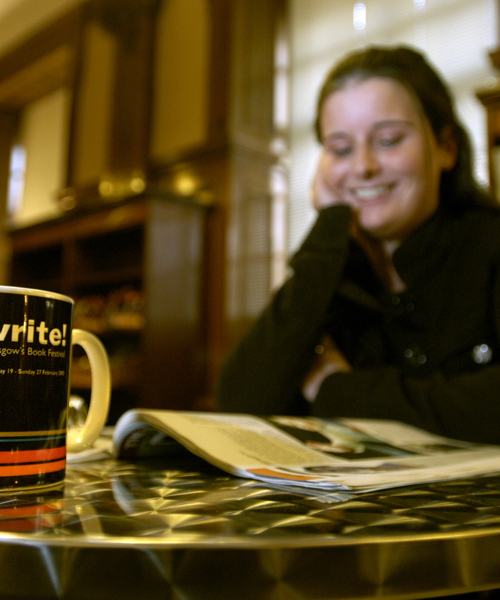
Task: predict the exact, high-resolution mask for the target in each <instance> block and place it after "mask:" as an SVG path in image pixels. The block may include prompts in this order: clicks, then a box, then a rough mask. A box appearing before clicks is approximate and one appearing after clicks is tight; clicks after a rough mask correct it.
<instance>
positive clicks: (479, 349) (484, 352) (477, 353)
mask: <svg viewBox="0 0 500 600" xmlns="http://www.w3.org/2000/svg"><path fill="white" fill-rule="evenodd" d="M472 358H473V359H474V361H475V362H477V364H478V365H485V364H488V363H489V362H491V359H492V358H493V351H492V350H491V348H490V347H489V346H488V345H487V344H480V345H479V346H474V348H473V349H472Z"/></svg>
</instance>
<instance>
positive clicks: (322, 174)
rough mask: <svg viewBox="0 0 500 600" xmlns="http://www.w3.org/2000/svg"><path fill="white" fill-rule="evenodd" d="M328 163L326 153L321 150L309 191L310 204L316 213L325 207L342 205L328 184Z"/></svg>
mask: <svg viewBox="0 0 500 600" xmlns="http://www.w3.org/2000/svg"><path fill="white" fill-rule="evenodd" d="M329 161H330V158H329V157H328V153H327V152H325V151H324V150H323V152H322V153H321V156H320V158H319V161H318V166H317V168H316V173H315V175H314V179H313V184H312V189H311V195H312V203H313V206H314V208H315V209H316V210H317V211H320V210H321V209H323V208H326V207H327V206H333V205H334V204H344V202H343V201H342V200H341V199H340V198H339V197H338V196H337V194H336V193H335V191H334V190H333V189H332V188H331V186H330V184H329V183H328V166H329Z"/></svg>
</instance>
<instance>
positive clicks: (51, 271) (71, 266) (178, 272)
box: [10, 196, 207, 417]
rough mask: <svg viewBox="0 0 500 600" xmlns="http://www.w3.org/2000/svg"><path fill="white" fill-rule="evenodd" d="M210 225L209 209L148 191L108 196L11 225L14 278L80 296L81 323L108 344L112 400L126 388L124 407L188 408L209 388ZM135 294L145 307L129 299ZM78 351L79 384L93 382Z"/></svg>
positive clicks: (76, 376)
mask: <svg viewBox="0 0 500 600" xmlns="http://www.w3.org/2000/svg"><path fill="white" fill-rule="evenodd" d="M204 232H205V209H204V208H203V207H201V206H199V205H195V204H192V203H191V204H188V203H182V202H179V201H175V202H171V201H169V200H168V199H166V198H158V197H155V196H143V197H140V198H135V199H130V200H127V201H123V202H122V203H120V204H119V205H114V206H107V205H103V206H101V208H100V209H94V210H93V211H92V212H81V213H76V214H71V215H67V216H65V217H63V218H60V219H57V220H54V221H49V222H46V223H40V224H37V225H33V226H30V227H26V228H24V229H17V230H15V231H11V233H10V236H11V240H12V248H13V254H12V261H11V278H10V283H11V285H16V286H21V287H37V288H39V289H47V290H51V291H55V292H60V293H63V294H67V295H69V296H71V297H73V298H74V299H75V301H76V305H75V320H74V326H75V327H79V328H82V329H88V330H90V331H93V332H94V333H96V334H97V335H99V337H100V338H101V339H102V341H103V343H104V344H105V345H106V347H107V349H108V353H109V355H110V359H111V364H112V377H113V397H112V402H115V403H116V402H119V397H120V394H121V393H122V392H123V391H127V392H128V393H127V406H123V410H125V409H126V408H130V402H132V404H133V405H136V406H142V407H152V408H184V409H189V408H190V407H192V406H193V404H194V403H195V402H196V399H197V398H198V397H200V396H203V394H204V389H203V386H204V382H205V376H204V370H205V364H204V360H201V361H200V356H201V357H204V356H206V355H207V350H206V348H205V347H204V343H206V342H205V341H204V334H203V332H204V329H205V325H204V322H203V319H204V311H203V308H202V306H203V302H204V300H203V297H202V295H203V285H202V284H203V277H202V271H203V257H204ZM134 300H136V301H137V304H138V305H139V306H140V312H133V311H134V310H135V309H136V306H135V305H134V306H133V307H132V308H127V306H126V303H127V301H129V302H134ZM92 302H94V304H95V306H91V304H92ZM86 303H87V304H86ZM80 352H81V351H80V349H76V348H75V353H76V355H75V357H76V358H75V361H74V370H73V374H72V385H73V386H74V387H76V388H78V389H88V388H89V386H90V375H89V372H88V371H86V370H85V369H82V368H79V366H78V365H79V361H78V359H77V358H78V356H79V353H80ZM171 390H175V392H174V393H172V392H171ZM131 398H132V400H130V399H131ZM121 412H122V411H121V409H120V406H114V407H113V414H114V415H115V417H116V416H119V414H120V413H121Z"/></svg>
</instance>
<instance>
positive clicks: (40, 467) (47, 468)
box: [0, 460, 66, 477]
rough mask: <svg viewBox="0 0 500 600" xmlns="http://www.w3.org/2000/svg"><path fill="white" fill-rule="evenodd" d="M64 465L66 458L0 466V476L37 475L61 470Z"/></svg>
mask: <svg viewBox="0 0 500 600" xmlns="http://www.w3.org/2000/svg"><path fill="white" fill-rule="evenodd" d="M65 467H66V460H58V461H56V462H49V463H37V464H33V465H14V466H12V467H0V477H22V476H23V475H39V474H40V473H54V472H55V471H62V470H63V469H65Z"/></svg>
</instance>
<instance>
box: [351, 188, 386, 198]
mask: <svg viewBox="0 0 500 600" xmlns="http://www.w3.org/2000/svg"><path fill="white" fill-rule="evenodd" d="M388 189H389V186H388V185H379V186H378V187H374V188H357V189H355V190H354V193H355V195H356V196H357V197H358V198H361V199H362V200H369V199H371V198H376V197H377V196H380V195H381V194H384V193H385V192H386V191H387V190H388Z"/></svg>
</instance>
